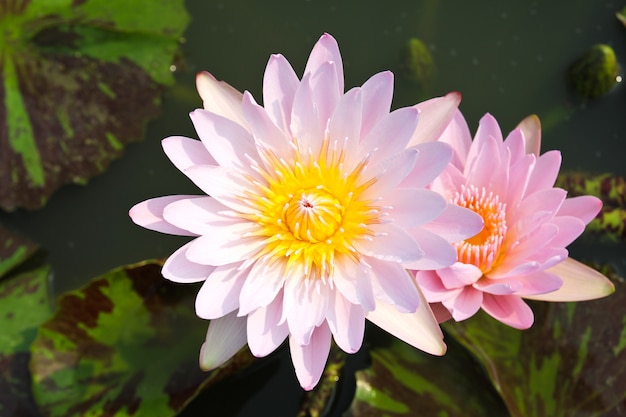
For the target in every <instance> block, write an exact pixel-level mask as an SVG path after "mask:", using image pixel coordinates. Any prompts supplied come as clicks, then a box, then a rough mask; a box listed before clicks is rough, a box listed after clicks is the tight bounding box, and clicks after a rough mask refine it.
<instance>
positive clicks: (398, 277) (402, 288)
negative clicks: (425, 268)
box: [366, 258, 420, 313]
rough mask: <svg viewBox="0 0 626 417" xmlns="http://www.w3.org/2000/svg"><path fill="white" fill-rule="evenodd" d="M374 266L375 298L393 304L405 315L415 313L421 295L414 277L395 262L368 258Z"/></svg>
mask: <svg viewBox="0 0 626 417" xmlns="http://www.w3.org/2000/svg"><path fill="white" fill-rule="evenodd" d="M366 261H367V262H368V263H369V264H370V265H371V266H372V270H371V277H372V287H373V289H374V296H375V297H376V299H377V300H379V301H383V302H384V303H385V304H393V305H395V306H396V308H397V309H398V311H401V312H403V313H413V312H415V311H416V310H417V309H418V307H419V303H420V294H419V293H418V289H417V285H416V284H415V281H414V279H413V276H412V275H411V274H410V273H409V272H408V271H407V270H406V269H404V268H403V267H402V266H400V265H399V264H397V263H394V262H385V261H379V260H378V259H373V258H368V259H366Z"/></svg>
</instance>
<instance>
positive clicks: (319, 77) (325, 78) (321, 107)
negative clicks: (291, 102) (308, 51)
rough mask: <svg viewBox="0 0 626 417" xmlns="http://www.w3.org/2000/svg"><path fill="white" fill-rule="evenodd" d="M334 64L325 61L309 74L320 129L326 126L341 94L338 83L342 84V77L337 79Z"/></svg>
mask: <svg viewBox="0 0 626 417" xmlns="http://www.w3.org/2000/svg"><path fill="white" fill-rule="evenodd" d="M336 65H337V64H336V63H335V62H325V63H323V64H322V65H321V66H320V67H319V68H318V69H317V71H316V72H315V73H313V74H311V92H312V98H313V103H314V104H315V110H316V113H317V117H318V123H319V124H320V127H321V129H322V131H323V130H324V129H325V128H326V125H327V123H328V119H330V116H331V115H332V114H333V111H334V109H335V106H336V105H337V101H338V100H339V98H340V97H341V96H342V95H343V87H342V88H341V90H340V89H339V84H342V85H343V79H342V80H341V81H340V80H338V79H337V71H336V68H335V66H336ZM320 138H321V136H320V137H318V138H317V142H321V140H320Z"/></svg>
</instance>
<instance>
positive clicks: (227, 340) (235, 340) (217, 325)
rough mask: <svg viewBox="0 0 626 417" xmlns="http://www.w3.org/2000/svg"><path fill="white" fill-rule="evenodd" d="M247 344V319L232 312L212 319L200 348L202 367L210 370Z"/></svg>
mask: <svg viewBox="0 0 626 417" xmlns="http://www.w3.org/2000/svg"><path fill="white" fill-rule="evenodd" d="M245 344H246V319H245V317H237V314H236V313H235V312H232V313H230V314H228V315H226V316H224V317H221V318H219V319H215V320H211V323H209V330H208V331H207V334H206V341H205V342H204V343H203V344H202V348H201V349H200V368H202V370H204V371H210V370H212V369H215V368H217V367H219V366H221V365H223V364H224V363H225V362H226V361H227V360H229V359H230V358H232V357H233V355H234V354H235V353H237V352H238V351H239V349H241V348H242V347H243V346H244V345H245Z"/></svg>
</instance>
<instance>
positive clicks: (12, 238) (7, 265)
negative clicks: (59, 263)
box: [0, 224, 38, 278]
mask: <svg viewBox="0 0 626 417" xmlns="http://www.w3.org/2000/svg"><path fill="white" fill-rule="evenodd" d="M0 238H1V240H0V242H2V243H0V278H2V277H4V276H5V275H6V274H7V273H8V272H10V271H11V270H12V269H13V268H15V267H16V266H18V265H20V264H22V263H23V262H24V261H26V260H27V259H28V258H30V257H31V256H32V255H33V254H34V253H35V252H36V251H37V249H38V246H37V245H36V244H35V243H33V242H31V241H30V240H28V239H26V238H25V237H23V236H21V235H20V234H17V233H15V232H13V231H11V230H9V229H7V228H6V227H4V226H2V225H1V224H0Z"/></svg>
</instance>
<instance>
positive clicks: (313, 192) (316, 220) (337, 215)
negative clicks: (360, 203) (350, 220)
mask: <svg viewBox="0 0 626 417" xmlns="http://www.w3.org/2000/svg"><path fill="white" fill-rule="evenodd" d="M343 213H344V208H343V206H342V205H341V203H340V202H339V200H337V199H336V198H335V197H334V196H333V194H332V193H331V192H329V191H328V190H327V189H326V187H324V186H319V187H316V188H313V189H308V190H302V191H300V192H298V193H296V195H294V196H293V198H291V200H290V201H289V202H288V203H287V204H286V205H285V213H284V216H283V221H284V222H285V224H286V225H287V228H288V229H289V230H290V231H291V233H292V234H293V236H294V237H295V238H296V239H299V240H305V241H308V242H310V243H317V242H323V241H325V240H327V239H328V238H329V237H331V236H332V235H334V234H335V232H336V231H337V230H338V229H339V227H340V225H341V222H342V220H343Z"/></svg>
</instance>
